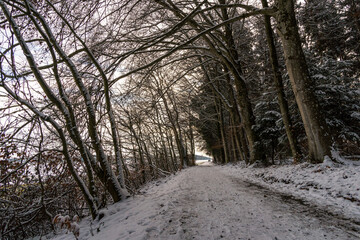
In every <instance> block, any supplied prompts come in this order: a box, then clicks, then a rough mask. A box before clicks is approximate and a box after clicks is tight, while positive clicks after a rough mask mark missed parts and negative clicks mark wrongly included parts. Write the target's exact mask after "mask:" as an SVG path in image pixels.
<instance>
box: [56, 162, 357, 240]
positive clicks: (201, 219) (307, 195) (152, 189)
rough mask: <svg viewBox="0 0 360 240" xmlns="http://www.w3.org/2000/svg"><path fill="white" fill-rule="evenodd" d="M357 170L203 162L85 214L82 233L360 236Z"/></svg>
mask: <svg viewBox="0 0 360 240" xmlns="http://www.w3.org/2000/svg"><path fill="white" fill-rule="evenodd" d="M359 170H360V167H359V166H353V165H347V166H344V167H339V166H334V165H330V166H329V164H326V163H325V164H321V165H309V164H300V165H295V166H294V165H289V166H281V167H271V168H266V169H263V168H249V167H243V166H240V165H236V166H232V165H227V166H214V165H212V164H211V163H208V162H204V163H203V164H201V165H200V166H197V167H191V168H187V169H185V170H183V171H181V172H179V173H177V174H176V175H173V176H170V177H167V178H163V179H161V180H158V181H155V182H153V183H150V184H148V185H146V186H145V187H144V188H143V189H142V190H141V191H140V193H139V194H138V195H135V196H134V197H131V198H129V199H127V200H125V201H123V202H121V203H118V204H114V205H112V206H109V207H108V209H106V210H104V214H105V217H104V218H102V219H101V220H100V221H94V222H91V221H90V219H87V218H86V219H84V220H83V221H82V222H81V223H80V227H81V229H80V237H79V239H102V240H112V239H121V240H124V239H144V240H145V239H146V240H147V239H179V240H180V239H181V240H183V239H185V240H186V239H206V240H211V239H244V240H245V239H246V240H247V239H251V240H257V239H259V240H267V239H269V240H270V239H272V240H275V239H278V240H282V239H284V240H285V239H286V240H289V239H314V240H315V239H360V200H359V199H360V198H359V194H360V193H359V192H360V191H359V189H358V188H359V187H360V182H359V181H360V171H359ZM290 174H292V176H288V175H290ZM349 186H350V187H349ZM54 239H57V240H60V239H74V236H72V235H71V234H70V233H69V234H60V235H56V236H54Z"/></svg>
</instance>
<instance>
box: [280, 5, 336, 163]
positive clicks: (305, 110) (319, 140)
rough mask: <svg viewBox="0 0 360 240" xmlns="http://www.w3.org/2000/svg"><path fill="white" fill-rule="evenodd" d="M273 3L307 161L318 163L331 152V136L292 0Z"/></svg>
mask: <svg viewBox="0 0 360 240" xmlns="http://www.w3.org/2000/svg"><path fill="white" fill-rule="evenodd" d="M275 3H276V7H277V8H278V12H277V13H276V15H275V18H276V21H277V25H278V32H279V35H280V38H281V41H282V44H283V49H284V54H285V63H286V68H287V71H288V73H289V77H290V82H291V85H292V88H293V91H294V94H295V99H296V102H297V105H298V107H299V110H300V113H301V117H302V121H303V123H304V127H305V132H306V136H307V139H308V145H309V161H310V162H313V163H320V162H323V160H324V157H325V156H326V155H328V156H330V137H329V134H328V131H327V125H326V122H325V119H324V117H323V116H322V114H321V111H320V108H319V104H318V101H317V99H316V96H315V89H314V88H315V84H314V82H313V81H312V79H311V78H310V74H309V70H308V67H307V64H306V60H305V55H304V52H303V50H302V47H301V40H300V35H299V32H298V26H297V22H296V18H295V11H294V1H293V0H277V1H275Z"/></svg>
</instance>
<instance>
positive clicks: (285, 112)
mask: <svg viewBox="0 0 360 240" xmlns="http://www.w3.org/2000/svg"><path fill="white" fill-rule="evenodd" d="M261 3H262V5H263V7H264V8H267V7H269V6H268V3H267V0H261ZM264 23H265V32H266V41H267V44H268V48H269V55H270V63H271V66H272V70H273V74H274V82H275V87H276V92H277V97H278V103H279V107H280V112H281V116H282V119H283V122H284V126H285V131H286V135H287V138H288V141H289V145H290V149H291V153H292V156H293V158H294V163H296V162H297V161H298V159H299V157H300V153H299V149H298V147H297V142H296V136H295V135H294V133H293V126H292V122H291V118H290V114H289V106H288V102H287V100H286V97H285V93H284V86H283V80H282V77H281V73H280V69H279V61H278V56H277V52H276V47H275V41H274V33H273V30H272V28H271V21H270V16H267V15H265V16H264Z"/></svg>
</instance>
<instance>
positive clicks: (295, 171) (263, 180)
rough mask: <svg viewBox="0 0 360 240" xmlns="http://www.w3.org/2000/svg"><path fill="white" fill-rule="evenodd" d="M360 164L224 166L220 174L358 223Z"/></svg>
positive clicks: (359, 211)
mask: <svg viewBox="0 0 360 240" xmlns="http://www.w3.org/2000/svg"><path fill="white" fill-rule="evenodd" d="M359 164H360V162H350V161H347V162H345V163H344V164H336V163H333V162H331V161H325V162H324V163H323V164H309V163H302V164H298V165H292V164H291V165H280V166H279V165H275V166H271V167H268V168H256V167H251V166H250V167H245V166H244V165H243V164H238V165H235V166H233V165H231V166H229V165H228V166H223V167H222V171H224V172H227V173H229V174H231V175H235V176H237V177H239V178H241V179H243V180H244V181H248V182H252V183H256V184H259V185H261V186H264V187H266V188H269V189H272V190H274V191H278V192H281V193H285V194H288V195H291V196H294V197H296V198H298V199H302V200H305V201H308V202H309V203H311V204H315V205H319V206H322V207H323V208H324V209H325V210H328V211H329V212H334V213H336V214H341V215H343V216H344V217H347V218H352V219H354V220H355V221H358V222H359V221H360V166H359Z"/></svg>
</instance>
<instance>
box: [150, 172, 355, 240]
mask: <svg viewBox="0 0 360 240" xmlns="http://www.w3.org/2000/svg"><path fill="white" fill-rule="evenodd" d="M184 175H185V176H181V177H182V178H183V181H182V182H180V184H179V190H178V191H177V193H176V194H175V195H173V196H172V197H171V202H172V204H171V206H170V207H169V209H168V210H167V212H166V214H164V216H163V219H164V221H168V222H169V225H168V226H167V227H166V228H165V229H157V231H156V234H154V237H153V238H150V236H151V234H149V238H148V239H221V238H224V239H356V237H355V236H354V235H352V234H349V233H347V231H346V230H345V231H344V230H341V229H338V228H337V227H336V226H334V225H333V224H338V223H341V221H338V220H337V219H333V217H331V216H324V215H323V213H317V212H313V213H312V211H311V209H310V210H309V209H308V207H306V206H304V205H302V204H301V203H299V202H297V201H294V200H290V199H287V198H286V197H284V196H278V195H276V196H273V195H272V193H271V192H270V191H267V190H265V189H261V188H258V187H256V186H253V185H249V184H247V183H244V182H242V181H241V180H239V179H236V178H234V177H232V176H227V175H226V174H224V173H223V172H221V171H219V170H218V169H217V168H216V167H197V168H192V169H189V170H188V171H187V172H186V173H185V174H184ZM316 215H320V216H319V217H320V219H318V218H316V217H315V216H316Z"/></svg>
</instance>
